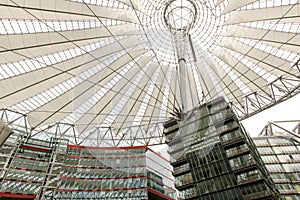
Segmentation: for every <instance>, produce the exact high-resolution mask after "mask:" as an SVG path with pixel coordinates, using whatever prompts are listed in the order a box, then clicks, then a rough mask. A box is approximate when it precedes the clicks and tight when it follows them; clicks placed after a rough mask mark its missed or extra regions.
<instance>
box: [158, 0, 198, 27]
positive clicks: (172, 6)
mask: <svg viewBox="0 0 300 200" xmlns="http://www.w3.org/2000/svg"><path fill="white" fill-rule="evenodd" d="M196 17H197V8H196V4H195V3H194V2H193V1H192V0H170V1H169V2H168V3H167V4H166V7H165V9H164V22H165V24H166V26H167V27H168V28H169V29H171V30H175V31H184V30H185V31H187V30H190V29H191V28H192V27H193V25H194V24H195V21H196Z"/></svg>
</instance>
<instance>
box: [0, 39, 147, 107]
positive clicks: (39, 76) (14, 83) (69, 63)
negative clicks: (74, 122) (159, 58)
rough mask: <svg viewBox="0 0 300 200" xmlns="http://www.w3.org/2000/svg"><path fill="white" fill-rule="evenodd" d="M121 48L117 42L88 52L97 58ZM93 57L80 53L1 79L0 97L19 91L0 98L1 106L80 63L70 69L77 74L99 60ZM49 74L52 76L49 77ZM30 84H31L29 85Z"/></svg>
mask: <svg viewBox="0 0 300 200" xmlns="http://www.w3.org/2000/svg"><path fill="white" fill-rule="evenodd" d="M121 44H122V46H123V47H124V48H128V47H130V46H129V45H137V44H140V41H137V40H134V38H127V39H124V40H122V41H121ZM121 49H122V47H121V46H120V45H119V44H118V43H113V44H110V45H107V46H105V47H103V48H101V49H97V50H95V51H94V52H90V54H91V55H95V56H97V58H98V59H101V58H103V57H105V56H108V55H110V54H112V53H114V52H117V51H120V50H121ZM144 52H145V51H144V50H141V52H140V53H144ZM139 55H141V54H139ZM133 56H134V54H133ZM94 59H95V58H93V57H92V56H90V55H81V56H78V57H75V58H72V59H69V60H66V61H64V62H61V63H58V64H55V65H52V66H49V67H46V68H43V69H39V70H35V71H33V72H30V73H25V74H22V75H20V76H15V77H11V78H9V79H4V80H1V81H0V84H1V85H3V86H4V87H3V88H0V94H1V97H3V96H6V95H8V94H10V93H12V92H13V91H17V90H20V91H19V92H18V93H14V94H13V95H11V96H9V97H8V98H4V99H0V102H1V104H2V106H3V107H6V106H10V105H13V104H15V103H18V102H21V101H22V100H24V99H26V98H29V97H30V96H32V94H38V93H40V92H42V91H44V90H46V89H48V88H51V87H53V86H54V85H57V84H59V83H61V82H63V81H64V80H66V79H68V78H70V77H71V75H69V74H66V73H63V74H61V75H59V76H58V74H59V73H61V72H62V71H69V70H70V69H71V68H73V67H75V66H80V65H82V66H80V67H78V68H76V69H74V70H72V71H70V73H71V74H73V75H78V73H79V72H80V70H81V71H82V70H84V69H88V68H90V67H93V66H95V65H97V64H99V61H98V60H95V61H93V60H94ZM130 59H131V58H130V57H129V56H128V55H126V62H129V60H130ZM91 61H92V62H91ZM86 62H90V63H88V64H85V63H86ZM57 69H60V70H57ZM51 76H53V77H52V78H51V79H49V78H50V77H51ZM37 82H38V84H36V83H37ZM35 84H36V85H35ZM30 85H33V86H31V87H29V86H30Z"/></svg>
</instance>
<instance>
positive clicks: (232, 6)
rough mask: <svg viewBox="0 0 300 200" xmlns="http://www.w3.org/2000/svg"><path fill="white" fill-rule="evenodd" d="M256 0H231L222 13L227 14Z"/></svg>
mask: <svg viewBox="0 0 300 200" xmlns="http://www.w3.org/2000/svg"><path fill="white" fill-rule="evenodd" d="M256 1H258V0H242V1H241V0H230V1H229V3H228V5H227V7H226V8H225V9H224V10H223V12H222V14H226V13H228V12H231V11H233V10H236V9H238V8H240V7H243V6H245V5H248V4H250V3H253V2H256Z"/></svg>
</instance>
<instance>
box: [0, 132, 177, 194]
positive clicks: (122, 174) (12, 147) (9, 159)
mask: <svg viewBox="0 0 300 200" xmlns="http://www.w3.org/2000/svg"><path fill="white" fill-rule="evenodd" d="M0 155H1V156H0V170H1V171H0V172H1V177H0V178H1V179H0V184H1V185H0V199H66V200H67V199H120V200H121V199H129V200H139V199H145V200H146V199H149V200H151V199H157V200H163V199H168V200H171V199H174V198H175V195H176V192H175V189H174V180H173V179H174V178H173V176H172V167H171V165H170V162H169V160H167V159H165V158H164V157H162V156H161V155H160V154H157V153H156V152H154V151H153V150H151V149H150V148H148V147H146V146H135V147H120V148H114V147H88V146H78V145H71V144H69V142H68V140H63V139H55V138H51V139H50V140H39V139H36V138H31V137H30V138H29V137H27V132H26V131H17V130H16V129H13V132H12V134H11V135H10V136H9V137H8V138H7V140H5V142H4V143H3V145H2V146H1V148H0Z"/></svg>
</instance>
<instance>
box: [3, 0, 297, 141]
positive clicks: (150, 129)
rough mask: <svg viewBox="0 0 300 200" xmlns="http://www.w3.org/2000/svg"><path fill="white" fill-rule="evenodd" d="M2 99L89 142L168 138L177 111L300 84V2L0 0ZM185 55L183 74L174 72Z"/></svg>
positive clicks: (257, 104) (34, 124)
mask: <svg viewBox="0 0 300 200" xmlns="http://www.w3.org/2000/svg"><path fill="white" fill-rule="evenodd" d="M0 18H1V19H0V106H1V107H2V108H5V109H9V110H11V111H17V112H19V113H21V114H25V115H26V116H27V118H28V122H29V124H30V127H31V128H32V130H36V131H37V133H38V130H41V129H43V128H45V127H47V126H49V125H53V124H55V123H58V122H59V123H64V124H70V125H73V126H74V132H73V133H72V134H70V135H68V134H66V137H69V138H70V139H71V140H72V141H74V143H77V144H87V145H105V144H110V145H141V144H142V145H145V144H146V145H149V144H157V143H163V142H164V139H163V134H162V132H163V131H162V124H163V123H164V121H166V119H168V118H169V117H171V116H173V115H172V113H176V112H177V111H178V110H180V109H181V108H182V105H183V100H182V99H183V98H182V95H181V93H182V85H181V83H182V81H183V79H185V82H186V83H188V84H186V87H185V94H186V95H187V97H186V102H184V103H185V104H187V105H189V106H190V108H192V107H195V106H198V105H201V104H202V103H204V102H208V101H211V100H213V99H215V98H217V97H220V96H223V97H224V98H225V99H226V100H227V101H228V102H230V103H231V105H232V107H233V109H234V110H235V111H236V113H237V114H238V116H239V117H240V118H241V119H244V118H247V117H249V116H251V115H253V114H256V113H258V112H260V111H262V110H264V109H266V108H268V107H270V106H273V105H275V104H277V103H279V102H281V101H284V100H286V99H288V98H290V97H292V96H294V95H296V94H298V93H299V91H300V90H299V84H300V71H299V58H300V54H299V53H300V45H299V44H300V34H299V32H300V2H299V1H298V0H260V1H259V0H243V1H241V0H210V1H204V0H51V1H48V0H2V1H1V3H0ZM179 59H184V69H185V70H184V73H185V74H184V76H182V72H180V70H179V63H180V62H179V61H180V60H179Z"/></svg>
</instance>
